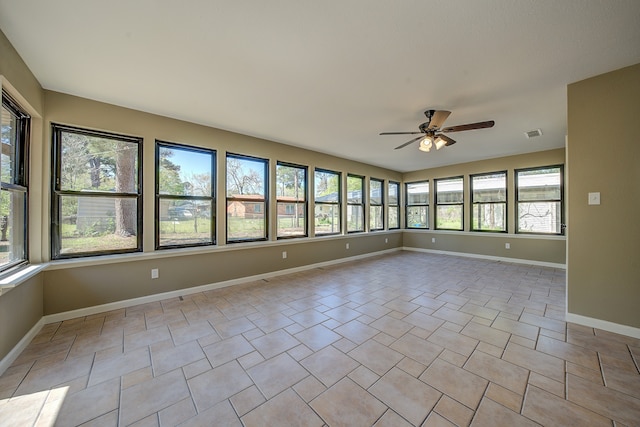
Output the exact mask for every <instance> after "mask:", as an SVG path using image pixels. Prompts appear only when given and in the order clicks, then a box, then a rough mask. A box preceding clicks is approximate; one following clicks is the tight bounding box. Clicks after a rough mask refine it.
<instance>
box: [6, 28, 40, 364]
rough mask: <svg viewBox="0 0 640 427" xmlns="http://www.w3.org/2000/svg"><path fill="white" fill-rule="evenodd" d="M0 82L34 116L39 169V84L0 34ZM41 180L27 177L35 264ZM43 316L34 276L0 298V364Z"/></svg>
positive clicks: (35, 160)
mask: <svg viewBox="0 0 640 427" xmlns="http://www.w3.org/2000/svg"><path fill="white" fill-rule="evenodd" d="M0 76H2V77H1V78H0V81H1V84H2V87H3V88H4V89H7V90H9V92H10V94H11V95H12V96H13V97H14V98H16V101H18V102H19V103H20V104H21V106H22V107H23V108H25V109H27V110H28V112H29V113H30V114H31V115H32V116H33V118H34V119H33V121H32V122H33V126H32V133H34V135H33V143H32V145H31V158H32V161H33V162H32V165H31V169H32V171H31V172H33V169H34V168H35V169H37V168H39V167H40V166H41V162H42V150H43V147H42V145H41V144H40V142H41V140H42V126H41V120H40V119H39V117H40V116H41V115H42V110H43V104H44V95H43V92H42V88H41V87H40V84H39V83H38V81H37V80H36V79H35V77H34V76H33V74H32V73H31V71H29V69H28V68H27V66H26V64H25V63H24V62H23V61H22V59H21V58H20V56H19V55H18V53H17V52H16V51H15V49H14V48H13V46H11V43H9V41H8V40H7V38H6V37H5V35H4V34H3V33H2V32H0ZM40 178H41V176H39V175H38V176H34V175H33V174H32V175H31V177H30V182H29V186H30V190H29V210H30V211H31V212H36V215H34V217H33V218H32V219H31V220H30V221H29V228H30V230H31V235H30V237H31V239H32V241H31V243H32V244H33V243H34V242H35V245H34V247H30V258H32V259H33V260H34V262H40V261H41V258H40V257H41V254H40V247H39V242H40V240H39V236H40V234H41V233H40V230H41V224H42V221H41V220H42V216H41V215H39V214H38V213H39V212H41V210H42V198H41V196H42V192H41V190H42V186H41V179H40ZM42 315H43V294H42V275H37V276H35V277H33V278H31V279H29V280H27V281H25V282H23V283H22V284H20V286H18V287H16V288H14V289H12V290H10V291H9V292H6V293H5V294H2V296H0V360H2V358H4V357H5V356H6V355H7V354H8V353H9V352H10V351H11V350H12V349H13V348H14V347H15V346H16V344H18V342H19V341H20V340H21V339H22V337H24V336H25V335H27V333H28V332H29V331H30V330H31V329H32V328H33V327H34V326H35V325H36V324H37V323H38V321H40V319H41V318H42Z"/></svg>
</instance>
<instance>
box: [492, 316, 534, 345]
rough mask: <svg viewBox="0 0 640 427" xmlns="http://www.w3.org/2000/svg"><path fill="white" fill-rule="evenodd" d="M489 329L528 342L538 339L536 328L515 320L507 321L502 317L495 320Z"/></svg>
mask: <svg viewBox="0 0 640 427" xmlns="http://www.w3.org/2000/svg"><path fill="white" fill-rule="evenodd" d="M491 327H492V328H495V329H499V330H501V331H504V332H509V333H511V334H515V335H518V336H521V337H523V338H527V339H530V340H535V339H536V338H538V330H539V328H538V327H537V326H534V325H529V324H526V323H520V322H518V321H516V320H512V319H507V318H506V317H502V316H498V317H497V318H496V320H494V321H493V324H492V325H491Z"/></svg>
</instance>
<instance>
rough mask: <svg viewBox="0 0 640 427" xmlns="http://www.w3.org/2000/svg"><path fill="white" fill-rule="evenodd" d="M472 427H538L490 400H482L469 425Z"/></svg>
mask: <svg viewBox="0 0 640 427" xmlns="http://www.w3.org/2000/svg"><path fill="white" fill-rule="evenodd" d="M471 426H472V427H495V426H519V427H520V426H522V427H538V426H539V424H537V423H535V422H533V421H531V420H529V419H527V418H525V417H523V416H522V415H520V414H518V413H516V412H513V411H511V410H509V409H507V408H505V407H504V406H502V405H500V404H498V403H496V402H494V401H493V400H491V399H487V398H484V399H482V402H481V403H480V406H479V407H478V410H477V411H476V415H475V417H474V418H473V422H472V423H471Z"/></svg>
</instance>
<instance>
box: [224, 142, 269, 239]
mask: <svg viewBox="0 0 640 427" xmlns="http://www.w3.org/2000/svg"><path fill="white" fill-rule="evenodd" d="M268 165H269V161H268V160H266V159H259V158H255V157H249V156H240V155H236V154H227V173H226V176H227V242H230V243H234V242H246V241H253V240H266V239H267V214H266V212H267V209H266V208H267V203H266V200H267V185H266V184H267V168H268Z"/></svg>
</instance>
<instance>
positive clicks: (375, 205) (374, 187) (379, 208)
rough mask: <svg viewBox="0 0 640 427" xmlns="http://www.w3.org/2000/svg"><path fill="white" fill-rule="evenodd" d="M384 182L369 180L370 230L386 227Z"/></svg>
mask: <svg viewBox="0 0 640 427" xmlns="http://www.w3.org/2000/svg"><path fill="white" fill-rule="evenodd" d="M383 188H384V182H382V181H381V180H379V179H374V178H371V179H370V180H369V230H383V229H384V194H383V191H382V189H383Z"/></svg>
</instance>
